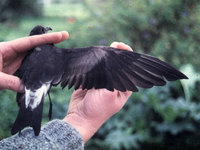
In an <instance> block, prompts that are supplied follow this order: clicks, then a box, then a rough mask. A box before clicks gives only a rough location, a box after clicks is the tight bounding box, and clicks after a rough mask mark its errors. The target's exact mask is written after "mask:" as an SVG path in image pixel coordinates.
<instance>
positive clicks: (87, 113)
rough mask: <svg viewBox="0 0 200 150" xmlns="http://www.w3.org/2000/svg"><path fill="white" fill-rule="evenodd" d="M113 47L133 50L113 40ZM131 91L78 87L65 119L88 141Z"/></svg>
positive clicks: (118, 108)
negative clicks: (83, 88)
mask: <svg viewBox="0 0 200 150" xmlns="http://www.w3.org/2000/svg"><path fill="white" fill-rule="evenodd" d="M111 47H115V48H118V49H124V50H131V48H130V47H129V46H128V45H125V44H123V43H118V42H113V43H112V44H111ZM131 93H132V92H130V91H126V92H120V91H117V90H114V92H111V91H108V90H106V89H98V90H95V89H91V90H82V89H78V90H76V91H74V92H73V94H72V97H71V101H70V103H69V108H68V112H67V116H66V117H65V118H64V119H63V120H64V121H66V122H68V123H69V124H71V125H72V126H73V127H74V128H75V129H76V130H77V131H78V132H79V133H80V134H81V136H82V138H83V141H84V142H87V141H88V140H89V139H90V138H91V137H92V136H93V134H94V133H95V132H96V131H97V130H98V129H99V128H100V126H101V125H102V124H103V123H104V122H105V121H106V120H107V119H108V118H110V117H111V116H112V115H114V114H115V113H117V112H118V111H119V110H120V109H121V108H122V107H123V106H124V104H125V103H126V101H127V99H128V97H129V96H130V95H131Z"/></svg>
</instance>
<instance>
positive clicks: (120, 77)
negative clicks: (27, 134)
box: [12, 26, 187, 135]
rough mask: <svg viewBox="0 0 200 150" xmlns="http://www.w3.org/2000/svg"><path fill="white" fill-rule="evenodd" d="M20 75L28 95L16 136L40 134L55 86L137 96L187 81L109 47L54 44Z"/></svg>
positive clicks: (161, 65) (152, 61)
mask: <svg viewBox="0 0 200 150" xmlns="http://www.w3.org/2000/svg"><path fill="white" fill-rule="evenodd" d="M36 31H37V32H36ZM44 31H45V28H43V27H42V26H36V27H35V28H34V29H33V30H32V31H31V34H30V35H34V34H43V33H45V32H44ZM16 75H17V76H18V77H20V79H21V80H22V82H23V83H24V85H25V93H18V94H17V102H18V105H19V107H20V110H19V113H18V116H17V119H16V121H15V124H14V126H13V128H12V134H15V133H17V132H19V131H21V130H22V129H23V128H24V127H26V126H31V127H33V129H34V132H35V135H38V134H39V132H40V127H41V118H42V109H43V101H44V97H45V96H46V94H47V93H48V92H49V90H50V88H51V86H56V85H58V84H61V86H62V87H63V88H65V87H66V86H67V85H68V87H69V88H71V87H72V86H74V88H75V89H78V88H79V87H80V86H81V88H82V89H91V88H95V89H100V88H106V89H107V90H110V91H113V90H114V89H117V90H119V91H127V90H128V91H134V92H136V91H138V89H137V87H142V88H151V87H152V86H163V85H165V84H166V82H165V80H164V78H166V79H167V80H169V81H175V80H178V79H186V78H187V77H186V76H185V75H184V74H182V73H181V72H179V71H178V70H176V69H175V68H173V67H172V66H170V65H169V64H167V63H165V62H163V61H161V60H159V59H158V58H155V57H153V56H150V55H145V54H139V53H136V52H131V51H122V50H119V49H115V48H112V47H106V46H92V47H86V48H74V49H61V48H57V47H55V46H54V45H53V44H46V45H40V46H37V47H35V48H34V49H32V50H31V51H30V53H29V54H28V55H27V56H26V58H25V59H24V61H23V63H22V65H21V66H20V68H19V69H18V71H17V72H16Z"/></svg>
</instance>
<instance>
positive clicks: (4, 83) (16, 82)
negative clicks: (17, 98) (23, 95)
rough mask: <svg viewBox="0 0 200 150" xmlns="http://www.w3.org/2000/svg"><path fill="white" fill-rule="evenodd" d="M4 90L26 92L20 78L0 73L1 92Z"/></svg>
mask: <svg viewBox="0 0 200 150" xmlns="http://www.w3.org/2000/svg"><path fill="white" fill-rule="evenodd" d="M3 89H10V90H13V91H16V92H24V85H23V84H22V82H21V80H20V79H19V78H18V77H15V76H12V75H8V74H5V73H3V72H0V90H3Z"/></svg>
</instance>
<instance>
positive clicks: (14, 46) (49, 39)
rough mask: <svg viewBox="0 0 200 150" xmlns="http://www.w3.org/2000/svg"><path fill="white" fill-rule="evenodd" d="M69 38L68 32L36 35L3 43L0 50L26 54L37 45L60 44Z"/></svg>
mask: <svg viewBox="0 0 200 150" xmlns="http://www.w3.org/2000/svg"><path fill="white" fill-rule="evenodd" d="M68 37H69V34H68V32H66V31H62V32H54V33H47V34H41V35H34V36H29V37H24V38H19V39H16V40H13V41H9V42H3V43H1V45H0V49H1V50H2V51H3V53H4V51H8V50H14V51H15V52H17V53H18V52H24V51H26V50H29V49H31V48H33V47H35V46H37V45H42V44H47V43H60V42H62V41H64V40H66V39H67V38H68Z"/></svg>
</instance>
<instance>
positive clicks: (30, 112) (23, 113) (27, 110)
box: [11, 93, 44, 136]
mask: <svg viewBox="0 0 200 150" xmlns="http://www.w3.org/2000/svg"><path fill="white" fill-rule="evenodd" d="M17 102H18V105H19V112H18V115H17V119H16V121H15V123H14V125H13V128H12V130H11V134H12V135H13V134H16V133H17V132H20V131H21V130H22V129H24V128H25V127H28V126H30V127H32V128H33V130H34V133H35V136H38V135H39V133H40V128H41V120H42V111H43V102H44V95H43V96H42V97H41V101H40V103H39V105H37V107H36V108H35V109H32V108H31V107H27V106H26V104H25V93H23V94H22V93H18V94H17Z"/></svg>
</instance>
